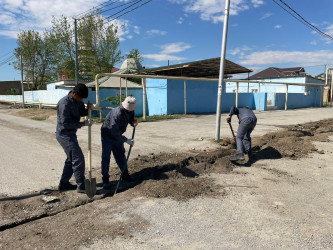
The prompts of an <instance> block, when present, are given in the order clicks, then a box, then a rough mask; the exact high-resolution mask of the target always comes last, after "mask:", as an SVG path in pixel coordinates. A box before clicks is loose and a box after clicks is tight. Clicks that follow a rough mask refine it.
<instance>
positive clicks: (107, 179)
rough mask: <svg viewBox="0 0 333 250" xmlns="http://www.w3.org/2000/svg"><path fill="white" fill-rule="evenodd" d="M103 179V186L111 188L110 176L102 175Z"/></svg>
mask: <svg viewBox="0 0 333 250" xmlns="http://www.w3.org/2000/svg"><path fill="white" fill-rule="evenodd" d="M102 180H103V188H104V189H111V183H110V181H109V177H104V176H103V177H102Z"/></svg>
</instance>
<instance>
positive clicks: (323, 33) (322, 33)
mask: <svg viewBox="0 0 333 250" xmlns="http://www.w3.org/2000/svg"><path fill="white" fill-rule="evenodd" d="M272 1H273V2H274V3H276V4H277V5H278V6H279V7H280V8H282V9H283V10H285V11H286V12H287V13H289V14H290V15H291V16H293V17H294V18H295V19H297V20H298V21H300V22H301V23H303V24H304V25H305V26H307V27H309V28H310V29H312V30H314V31H315V32H317V33H319V34H321V35H322V36H325V37H326V38H328V39H330V40H333V37H332V36H330V35H328V34H326V33H325V32H323V31H321V30H320V29H318V28H317V27H316V26H314V25H313V24H311V23H309V22H308V21H307V20H305V18H303V17H302V16H301V15H300V14H299V13H298V12H297V11H295V10H294V9H293V8H291V7H290V6H289V5H288V4H286V3H285V2H284V1H282V0H279V1H280V2H281V3H282V4H284V5H285V6H286V7H287V8H288V9H289V10H288V9H286V8H285V7H283V6H282V5H281V4H279V3H278V2H277V1H276V0H272ZM292 12H293V13H295V14H296V15H295V14H293V13H292Z"/></svg>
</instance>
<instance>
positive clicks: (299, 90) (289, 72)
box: [226, 67, 324, 109]
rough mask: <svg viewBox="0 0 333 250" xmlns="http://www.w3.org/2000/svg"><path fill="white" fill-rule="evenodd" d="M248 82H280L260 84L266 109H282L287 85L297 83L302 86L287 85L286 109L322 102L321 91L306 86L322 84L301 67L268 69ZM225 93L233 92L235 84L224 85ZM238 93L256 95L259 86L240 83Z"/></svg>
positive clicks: (319, 88) (321, 81) (322, 82)
mask: <svg viewBox="0 0 333 250" xmlns="http://www.w3.org/2000/svg"><path fill="white" fill-rule="evenodd" d="M248 80H250V81H259V82H260V81H261V82H281V84H268V83H263V84H260V93H266V94H267V100H266V101H267V109H284V105H285V100H286V99H285V93H286V91H287V87H286V86H287V85H286V84H288V83H289V84H291V83H298V84H304V85H288V108H304V107H313V106H320V103H321V102H322V96H323V89H321V87H316V86H306V85H307V84H308V85H313V84H315V85H316V84H318V86H320V85H322V84H324V81H323V80H322V79H321V78H318V77H315V76H311V75H310V74H308V73H306V72H305V70H304V68H303V67H293V68H276V67H270V68H267V69H265V70H263V71H261V72H258V73H256V74H254V75H252V76H250V77H249V78H248ZM226 85H227V86H226V90H227V92H229V93H230V92H235V89H236V86H235V83H230V82H229V83H227V84H226ZM239 92H240V93H251V92H252V93H257V92H259V84H257V83H240V84H239Z"/></svg>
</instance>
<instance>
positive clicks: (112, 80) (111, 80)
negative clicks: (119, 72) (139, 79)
mask: <svg viewBox="0 0 333 250" xmlns="http://www.w3.org/2000/svg"><path fill="white" fill-rule="evenodd" d="M98 82H99V87H100V88H119V86H120V84H119V77H110V76H105V77H102V78H100V79H99V80H98ZM95 85H96V83H95V81H93V82H89V83H87V84H86V86H87V87H95ZM121 86H122V87H125V86H126V80H125V79H123V78H121ZM127 88H142V86H141V85H140V84H137V83H135V82H132V81H130V80H127Z"/></svg>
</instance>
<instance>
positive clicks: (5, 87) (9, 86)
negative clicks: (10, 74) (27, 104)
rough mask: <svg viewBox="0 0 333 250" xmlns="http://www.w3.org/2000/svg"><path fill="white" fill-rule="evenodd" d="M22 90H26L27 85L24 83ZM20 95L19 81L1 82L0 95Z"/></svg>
mask: <svg viewBox="0 0 333 250" xmlns="http://www.w3.org/2000/svg"><path fill="white" fill-rule="evenodd" d="M24 89H25V90H26V89H28V85H27V84H26V83H24ZM13 94H14V95H21V94H22V86H21V81H1V82H0V95H13Z"/></svg>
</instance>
